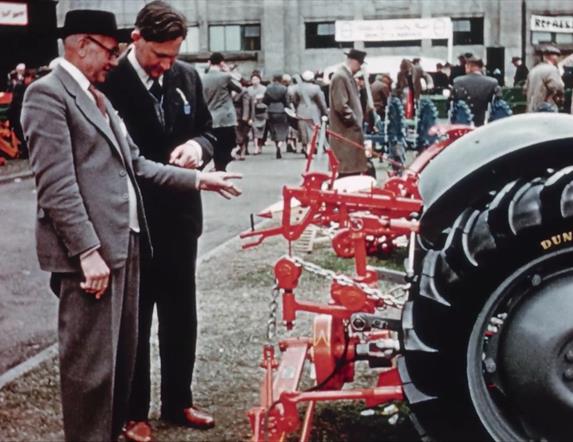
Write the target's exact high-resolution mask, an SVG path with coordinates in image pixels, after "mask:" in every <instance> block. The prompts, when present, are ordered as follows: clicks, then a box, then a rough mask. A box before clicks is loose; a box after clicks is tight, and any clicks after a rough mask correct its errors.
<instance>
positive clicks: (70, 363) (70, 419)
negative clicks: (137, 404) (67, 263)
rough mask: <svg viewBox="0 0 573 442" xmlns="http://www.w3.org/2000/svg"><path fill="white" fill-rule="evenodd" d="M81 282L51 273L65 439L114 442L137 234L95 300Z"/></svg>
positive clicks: (130, 337)
mask: <svg viewBox="0 0 573 442" xmlns="http://www.w3.org/2000/svg"><path fill="white" fill-rule="evenodd" d="M54 279H55V280H56V281H57V282H56V283H54ZM81 281H82V275H81V274H67V273H65V274H57V275H52V287H53V288H56V287H57V289H58V292H59V297H60V305H59V324H58V338H59V353H60V382H61V393H62V411H63V416H64V434H65V439H66V441H69V442H72V441H73V442H76V441H93V442H107V441H115V440H116V439H117V437H118V436H119V434H120V432H121V428H122V426H123V424H124V421H125V418H126V414H127V404H128V400H129V394H130V386H131V382H132V378H133V370H134V366H135V352H136V348H137V328H138V327H137V321H138V296H139V235H137V234H135V233H132V234H131V235H130V242H129V253H128V259H127V262H126V264H125V266H124V267H122V268H120V269H116V270H112V272H111V279H110V284H109V288H108V290H107V292H106V293H105V294H104V295H103V296H102V297H101V298H100V299H99V300H96V299H95V297H94V296H93V295H91V294H88V293H86V292H84V291H83V290H82V289H81V287H80V282H81ZM54 286H55V287H54Z"/></svg>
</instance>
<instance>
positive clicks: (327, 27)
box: [57, 0, 573, 78]
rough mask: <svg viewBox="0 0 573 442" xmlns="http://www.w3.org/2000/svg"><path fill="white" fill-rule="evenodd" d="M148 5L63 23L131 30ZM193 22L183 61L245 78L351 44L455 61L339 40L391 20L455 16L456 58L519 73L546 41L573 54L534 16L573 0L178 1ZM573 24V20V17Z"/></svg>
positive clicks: (331, 57)
mask: <svg viewBox="0 0 573 442" xmlns="http://www.w3.org/2000/svg"><path fill="white" fill-rule="evenodd" d="M145 3H146V2H145V1H143V0H141V1H140V0H60V1H59V3H58V9H57V10H58V21H59V23H60V24H61V23H62V22H63V17H64V15H65V13H66V12H67V11H68V10H70V9H78V8H101V9H107V10H112V11H114V12H115V13H116V16H117V18H118V24H119V25H120V26H121V27H124V28H129V27H131V26H132V25H133V22H134V19H135V15H136V13H137V11H138V10H139V9H140V8H141V7H142V6H143V5H144V4H145ZM170 3H171V4H172V5H173V6H175V7H176V8H178V9H179V10H181V11H182V12H184V13H185V15H186V16H187V18H188V19H189V23H190V29H189V35H188V37H187V40H186V42H185V45H184V48H183V51H182V53H183V54H182V56H183V58H186V59H188V60H190V61H194V62H199V63H200V62H205V60H206V59H207V58H208V55H209V53H210V52H211V51H221V52H223V53H224V54H225V55H226V57H227V59H228V60H231V61H232V62H236V63H237V64H238V65H239V68H240V70H241V71H242V72H243V74H248V73H249V72H250V71H252V70H253V69H259V70H260V71H261V72H262V73H263V74H264V75H265V76H266V77H268V76H270V75H272V74H273V73H278V72H287V73H295V72H301V71H303V70H306V69H311V70H314V71H317V70H323V69H324V68H325V67H326V66H329V65H332V64H335V63H338V62H340V61H341V60H342V59H343V55H342V51H343V50H344V49H345V48H348V47H355V48H359V49H364V50H366V51H367V52H368V54H369V55H400V56H407V57H414V56H425V57H434V58H440V59H443V60H444V61H447V54H448V52H447V47H446V41H445V40H423V41H419V40H418V41H408V42H388V41H387V42H361V41H356V42H347V43H340V42H337V41H335V36H334V29H335V22H336V20H384V19H403V18H432V17H451V18H452V20H453V27H454V35H453V41H454V52H453V53H454V60H452V61H453V62H454V63H455V61H456V60H455V57H456V56H457V55H458V54H460V53H465V52H471V53H474V54H476V55H478V56H480V57H482V58H484V60H485V61H486V63H487V64H488V65H489V66H490V67H498V68H500V70H501V71H502V72H504V73H505V75H506V77H507V78H510V77H511V76H513V66H512V65H511V63H510V60H511V57H513V56H524V57H525V60H526V64H527V65H528V66H530V67H531V66H532V65H533V64H534V53H535V48H536V46H537V45H538V44H540V43H543V42H549V41H551V42H553V43H555V44H557V45H558V46H559V47H561V49H562V50H563V51H564V52H565V53H571V52H572V51H573V29H572V30H569V29H566V28H564V29H562V30H560V29H557V30H558V32H543V31H533V30H532V29H531V16H532V15H540V16H551V17H571V16H573V1H571V0H431V1H430V0H343V1H342V0H171V1H170ZM572 20H573V19H572Z"/></svg>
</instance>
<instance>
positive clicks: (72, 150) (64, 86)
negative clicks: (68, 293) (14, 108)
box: [22, 66, 197, 272]
mask: <svg viewBox="0 0 573 442" xmlns="http://www.w3.org/2000/svg"><path fill="white" fill-rule="evenodd" d="M106 108H107V114H108V116H109V124H108V123H107V122H106V120H105V119H104V117H103V115H102V114H101V112H100V111H99V110H98V108H97V106H96V104H95V103H94V102H93V101H92V100H90V98H89V96H88V95H87V92H84V91H83V90H82V89H81V88H80V86H79V84H78V83H77V81H75V80H74V79H73V78H72V77H71V76H70V74H68V72H67V71H66V70H65V69H64V68H62V67H61V66H58V67H56V68H55V69H54V71H53V72H52V73H51V74H49V75H47V76H45V77H44V78H42V79H40V80H38V81H36V82H34V83H32V85H31V86H30V87H29V88H28V90H27V91H26V95H25V97H24V105H23V110H22V126H23V128H24V133H25V135H26V138H27V140H28V144H29V146H30V159H31V164H32V169H33V171H34V174H35V176H36V187H37V198H38V221H37V223H36V240H37V249H38V258H39V261H40V267H41V268H42V269H43V270H46V271H49V272H79V271H80V270H81V268H80V262H79V255H80V254H81V253H83V252H85V251H87V250H89V249H91V248H93V247H99V251H100V253H101V255H102V258H103V259H104V261H105V262H106V263H107V265H108V266H109V267H111V268H112V269H117V268H120V267H122V266H124V265H125V262H126V259H127V257H128V243H129V231H130V229H129V196H128V179H131V180H132V182H133V183H134V187H135V191H136V196H137V205H138V213H139V215H140V220H139V222H140V226H141V229H142V233H144V234H145V233H146V232H147V230H146V227H147V225H146V220H145V217H144V214H143V210H142V204H141V197H140V193H139V188H138V187H137V185H136V183H135V179H136V178H135V177H136V176H137V178H138V181H140V182H149V183H153V184H154V185H155V186H157V185H160V186H170V187H171V188H173V189H178V191H179V192H181V193H185V192H187V193H188V192H189V191H194V189H195V187H196V181H197V174H196V172H195V171H191V170H184V169H181V168H178V167H172V166H164V165H162V164H157V163H154V162H152V161H149V160H147V159H145V158H143V157H141V156H140V152H139V150H138V148H137V146H136V145H135V144H134V143H133V142H132V141H131V139H130V138H129V136H127V134H125V132H124V131H122V127H121V122H120V121H119V119H118V118H117V116H116V115H115V112H114V111H113V108H112V107H111V104H110V103H109V102H107V100H106Z"/></svg>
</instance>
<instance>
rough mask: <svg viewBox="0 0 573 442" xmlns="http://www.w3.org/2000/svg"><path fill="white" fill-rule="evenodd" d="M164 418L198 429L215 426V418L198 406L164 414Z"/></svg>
mask: <svg viewBox="0 0 573 442" xmlns="http://www.w3.org/2000/svg"><path fill="white" fill-rule="evenodd" d="M162 418H163V419H165V420H167V421H169V422H172V423H175V424H178V425H183V426H184V427H190V428H195V429H197V430H208V429H209V428H213V427H214V426H215V419H213V417H212V416H210V415H209V414H207V412H205V411H203V410H200V409H198V408H197V407H189V408H184V409H183V410H182V412H181V413H180V414H179V413H178V414H177V415H172V414H169V415H166V416H165V415H162Z"/></svg>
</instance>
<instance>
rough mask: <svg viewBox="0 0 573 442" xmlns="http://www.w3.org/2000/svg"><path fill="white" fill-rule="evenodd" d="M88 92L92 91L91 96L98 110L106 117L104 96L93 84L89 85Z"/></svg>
mask: <svg viewBox="0 0 573 442" xmlns="http://www.w3.org/2000/svg"><path fill="white" fill-rule="evenodd" d="M88 91H90V92H91V94H92V95H93V96H94V98H95V102H96V106H97V108H98V109H99V111H100V112H101V113H102V115H103V116H104V117H105V116H106V115H107V111H106V110H105V100H104V97H103V94H102V93H101V92H100V91H98V90H97V89H96V88H95V87H94V85H93V84H90V85H89V87H88Z"/></svg>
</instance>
